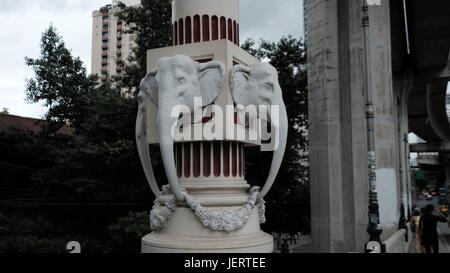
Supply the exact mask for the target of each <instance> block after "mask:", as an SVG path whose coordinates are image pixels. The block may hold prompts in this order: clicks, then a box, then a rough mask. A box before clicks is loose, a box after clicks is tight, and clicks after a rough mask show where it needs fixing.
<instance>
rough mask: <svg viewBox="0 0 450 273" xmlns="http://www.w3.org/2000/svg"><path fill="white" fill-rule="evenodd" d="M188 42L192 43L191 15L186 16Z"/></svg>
mask: <svg viewBox="0 0 450 273" xmlns="http://www.w3.org/2000/svg"><path fill="white" fill-rule="evenodd" d="M185 29H186V37H185V38H186V44H190V43H192V20H191V17H190V16H188V17H186V27H185Z"/></svg>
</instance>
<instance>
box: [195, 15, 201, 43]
mask: <svg viewBox="0 0 450 273" xmlns="http://www.w3.org/2000/svg"><path fill="white" fill-rule="evenodd" d="M198 42H200V16H199V15H195V16H194V43H198Z"/></svg>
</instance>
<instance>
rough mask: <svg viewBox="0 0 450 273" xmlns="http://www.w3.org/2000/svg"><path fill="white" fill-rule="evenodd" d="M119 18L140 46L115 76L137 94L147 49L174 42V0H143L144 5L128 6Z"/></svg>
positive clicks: (120, 13) (122, 5)
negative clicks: (121, 70)
mask: <svg viewBox="0 0 450 273" xmlns="http://www.w3.org/2000/svg"><path fill="white" fill-rule="evenodd" d="M120 6H121V7H122V8H123V9H122V11H121V12H119V13H118V17H119V18H121V19H122V20H124V21H125V23H126V25H127V26H129V27H128V29H127V30H125V33H128V34H130V35H132V36H133V37H134V38H135V42H136V47H135V48H134V49H133V54H132V55H131V56H130V58H129V60H128V65H127V66H126V67H125V69H124V70H123V72H122V73H121V74H120V75H118V76H117V77H116V79H115V81H116V83H117V84H118V88H121V89H125V90H128V92H129V93H130V94H133V93H136V92H137V90H138V87H139V84H140V81H141V80H142V79H143V78H144V76H145V74H146V69H147V50H150V49H154V48H160V47H166V46H170V45H172V35H171V26H172V22H171V18H172V1H171V0H142V2H141V5H140V6H130V7H126V6H125V5H124V4H123V3H121V4H120Z"/></svg>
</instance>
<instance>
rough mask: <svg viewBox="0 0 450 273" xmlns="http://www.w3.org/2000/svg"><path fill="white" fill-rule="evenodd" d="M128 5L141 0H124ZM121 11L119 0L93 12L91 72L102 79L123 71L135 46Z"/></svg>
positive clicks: (138, 2) (135, 3)
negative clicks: (120, 17)
mask: <svg viewBox="0 0 450 273" xmlns="http://www.w3.org/2000/svg"><path fill="white" fill-rule="evenodd" d="M121 2H122V3H124V4H126V5H127V6H130V5H139V4H140V0H128V1H127V0H122V1H121ZM119 11H120V7H119V6H118V5H117V1H113V3H112V4H110V5H106V6H103V7H101V8H100V9H99V10H96V11H94V12H93V13H92V59H91V73H92V74H95V75H98V76H99V77H100V79H101V81H102V82H103V81H106V80H107V79H108V77H110V76H113V75H116V74H118V73H120V72H121V70H122V69H123V67H124V64H125V62H126V61H127V60H128V57H129V56H130V54H131V52H132V49H133V47H134V46H135V43H134V39H133V37H132V35H130V34H125V33H124V30H125V27H126V26H125V22H123V21H122V20H120V19H119V18H118V17H117V16H116V14H117V12H119Z"/></svg>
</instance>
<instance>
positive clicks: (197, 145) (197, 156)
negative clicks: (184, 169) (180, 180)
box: [193, 142, 200, 177]
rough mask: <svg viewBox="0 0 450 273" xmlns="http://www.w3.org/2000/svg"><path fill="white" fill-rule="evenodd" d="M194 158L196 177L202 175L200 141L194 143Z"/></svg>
mask: <svg viewBox="0 0 450 273" xmlns="http://www.w3.org/2000/svg"><path fill="white" fill-rule="evenodd" d="M193 158H194V162H193V163H194V166H193V169H194V177H199V176H200V142H195V143H194V151H193Z"/></svg>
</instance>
